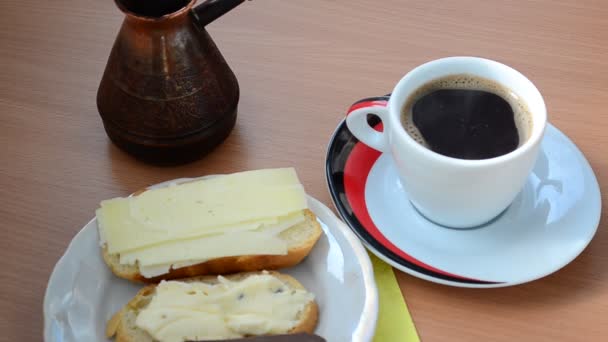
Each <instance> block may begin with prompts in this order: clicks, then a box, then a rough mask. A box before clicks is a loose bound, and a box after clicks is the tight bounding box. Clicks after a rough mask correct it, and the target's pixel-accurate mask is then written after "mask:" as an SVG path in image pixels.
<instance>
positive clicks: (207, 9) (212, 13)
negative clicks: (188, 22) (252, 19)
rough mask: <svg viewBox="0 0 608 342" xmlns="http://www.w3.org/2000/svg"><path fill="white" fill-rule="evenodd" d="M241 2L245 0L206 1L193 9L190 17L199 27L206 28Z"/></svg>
mask: <svg viewBox="0 0 608 342" xmlns="http://www.w3.org/2000/svg"><path fill="white" fill-rule="evenodd" d="M243 2H245V0H207V1H205V2H203V3H202V4H200V5H198V6H196V7H195V8H193V9H192V15H193V16H194V17H195V18H196V20H197V21H198V23H199V24H200V25H201V26H207V25H208V24H210V23H211V22H212V21H214V20H215V19H217V18H219V17H221V16H223V15H224V14H226V13H228V12H229V11H230V10H232V9H233V8H235V7H236V6H238V5H240V4H242V3H243Z"/></svg>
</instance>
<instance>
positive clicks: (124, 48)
mask: <svg viewBox="0 0 608 342" xmlns="http://www.w3.org/2000/svg"><path fill="white" fill-rule="evenodd" d="M115 2H116V5H117V6H118V7H119V8H120V9H121V10H122V11H123V12H124V13H125V15H126V17H125V19H124V22H123V24H122V27H121V29H120V32H119V33H118V37H117V38H116V42H115V43H114V47H113V48H112V52H111V53H110V57H109V59H108V63H107V65H106V69H105V72H104V74H103V78H102V80H101V84H100V85H99V90H98V93H97V107H98V110H99V114H100V116H101V118H102V120H103V124H104V127H105V130H106V132H107V134H108V136H109V137H110V139H111V140H112V141H113V142H114V143H115V144H116V145H117V146H119V147H120V148H121V149H123V150H125V151H127V152H128V153H130V154H132V155H134V156H136V157H138V158H140V159H143V160H146V161H150V162H154V163H171V164H173V163H182V162H187V161H191V160H194V159H196V158H199V157H201V156H203V155H205V154H207V153H208V152H210V151H211V150H212V149H213V148H214V147H215V146H217V145H218V144H219V143H221V142H222V141H223V140H224V139H225V138H226V137H227V136H228V135H229V134H230V131H231V130H232V128H233V127H234V124H235V121H236V115H237V105H238V101H239V85H238V82H237V79H236V77H235V75H234V73H233V72H232V70H231V69H230V67H229V66H228V64H227V63H226V61H225V60H224V57H223V56H222V54H221V53H220V51H219V50H218V48H217V47H216V46H215V44H214V42H213V40H212V39H211V37H210V36H209V34H208V33H207V31H206V30H205V26H206V25H207V24H209V23H210V22H212V21H213V20H215V19H217V18H219V17H220V16H222V15H224V14H225V13H226V12H228V11H230V10H231V9H233V8H235V7H236V6H238V5H240V4H241V3H243V2H244V0H207V1H205V2H203V3H202V4H200V5H198V6H196V7H195V6H194V5H195V3H196V0H115Z"/></svg>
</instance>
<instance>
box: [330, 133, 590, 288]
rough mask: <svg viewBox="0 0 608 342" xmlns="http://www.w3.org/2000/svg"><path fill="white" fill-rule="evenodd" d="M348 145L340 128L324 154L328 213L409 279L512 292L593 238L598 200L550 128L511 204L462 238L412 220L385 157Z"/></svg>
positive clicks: (570, 147)
mask: <svg viewBox="0 0 608 342" xmlns="http://www.w3.org/2000/svg"><path fill="white" fill-rule="evenodd" d="M349 135H350V132H348V129H347V128H346V125H344V123H343V124H341V125H340V127H339V128H338V130H337V131H336V133H335V134H334V137H333V138H332V142H331V143H330V147H329V150H328V160H327V176H328V184H329V189H330V192H331V194H332V198H333V200H334V203H335V205H336V208H337V209H338V211H339V212H340V214H341V216H342V217H343V218H344V220H345V221H346V222H347V224H348V225H349V226H350V227H351V229H353V231H355V233H356V234H357V235H358V236H359V237H360V238H361V239H362V241H363V242H364V244H365V245H366V246H367V247H368V248H369V249H370V250H371V251H372V252H373V253H374V254H376V255H377V256H378V257H380V258H381V259H383V260H385V261H386V262H388V263H389V264H391V265H392V266H394V267H396V268H398V269H399V270H402V271H404V272H406V273H409V274H411V275H414V276H416V277H419V278H423V279H426V280H429V281H433V282H436V283H441V284H446V285H452V286H460V287H501V286H510V285H516V284H521V283H525V282H529V281H532V280H536V279H539V278H541V277H544V276H546V275H548V274H551V273H553V272H555V271H557V270H559V269H560V268H562V267H564V266H565V265H567V264H568V263H570V262H571V261H572V260H574V258H576V257H577V256H578V255H579V254H580V253H581V252H582V251H583V250H584V249H585V247H586V246H587V245H588V244H589V242H590V241H591V239H592V238H593V236H594V234H595V232H596V229H597V226H598V223H599V218H600V212H601V198H600V191H599V186H598V183H597V180H596V178H595V175H594V173H593V171H592V169H591V167H590V166H589V164H588V162H587V160H586V159H585V157H584V156H583V155H582V153H581V152H580V151H579V150H578V148H577V147H576V146H575V145H574V144H573V143H572V142H571V141H570V140H569V139H568V138H567V137H566V136H565V135H564V134H563V133H561V132H560V131H559V130H558V129H557V128H555V127H554V126H552V125H549V126H548V127H547V131H546V134H545V138H544V140H543V143H542V151H541V153H540V157H539V160H538V162H537V163H536V166H535V167H534V170H533V172H532V174H531V175H530V177H529V178H528V181H527V183H526V185H525V187H524V189H523V190H522V192H521V193H520V194H519V195H518V197H517V198H516V199H515V201H514V202H513V203H512V204H511V206H510V207H509V208H508V209H507V210H506V211H505V212H504V213H503V214H501V215H500V216H499V217H497V218H496V219H495V220H493V221H492V222H490V223H488V224H486V225H484V226H482V227H478V228H474V229H469V230H460V229H450V228H446V227H442V226H439V225H437V224H434V223H432V222H430V221H428V220H427V219H425V218H424V217H422V216H421V215H420V214H419V213H418V212H417V211H416V209H414V207H413V206H412V205H411V204H410V202H409V200H408V196H407V194H406V193H405V192H404V191H403V188H402V186H401V182H400V181H399V178H398V176H397V170H396V167H395V164H394V162H393V160H392V158H391V157H390V155H387V154H383V155H381V154H380V153H379V152H377V151H375V150H372V149H371V148H369V147H367V146H365V145H363V144H362V143H359V142H357V141H356V139H355V138H354V137H352V135H350V136H349ZM353 139H354V140H355V141H354V142H353Z"/></svg>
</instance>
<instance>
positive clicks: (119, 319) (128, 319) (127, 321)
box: [106, 271, 319, 342]
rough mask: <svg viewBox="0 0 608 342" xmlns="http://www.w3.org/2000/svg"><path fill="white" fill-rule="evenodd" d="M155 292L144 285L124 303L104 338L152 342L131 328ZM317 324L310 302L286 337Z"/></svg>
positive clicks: (235, 277)
mask: <svg viewBox="0 0 608 342" xmlns="http://www.w3.org/2000/svg"><path fill="white" fill-rule="evenodd" d="M269 273H270V274H271V275H273V276H275V277H277V278H279V279H281V280H282V281H284V282H285V283H286V284H287V285H288V286H290V287H291V288H295V289H303V290H306V289H305V288H304V286H303V285H302V284H301V283H300V282H299V281H298V280H296V279H295V278H293V277H292V276H290V275H287V274H282V273H279V272H274V271H269ZM253 274H261V272H247V273H238V274H233V275H228V276H226V278H228V279H230V280H233V281H235V280H240V279H244V278H246V277H248V276H250V275H253ZM179 281H184V282H206V283H211V284H214V283H217V276H202V277H193V278H187V279H180V280H179ZM155 292H156V285H148V286H146V287H144V288H142V289H141V290H140V291H139V292H138V293H137V295H136V296H135V297H133V299H131V300H130V301H129V303H127V305H125V306H124V307H123V308H122V309H121V310H120V311H118V312H117V313H116V314H115V315H114V316H113V317H112V318H110V320H109V321H108V323H107V326H106V336H107V337H108V338H113V337H116V341H117V342H153V341H154V339H153V338H152V336H150V334H148V333H147V332H145V331H143V330H141V329H139V328H137V327H136V326H135V319H136V318H137V314H138V313H139V310H141V309H144V308H145V307H146V306H147V305H148V304H149V303H150V301H151V300H152V297H153V296H154V294H155ZM318 320H319V307H318V305H317V303H316V302H315V301H314V300H313V301H311V302H310V303H309V304H307V305H306V306H305V307H304V309H303V310H302V312H301V314H300V321H299V322H298V324H297V325H296V326H295V327H293V328H292V329H291V330H289V331H287V332H286V333H288V334H297V333H309V334H312V333H314V330H315V328H316V327H317V322H318Z"/></svg>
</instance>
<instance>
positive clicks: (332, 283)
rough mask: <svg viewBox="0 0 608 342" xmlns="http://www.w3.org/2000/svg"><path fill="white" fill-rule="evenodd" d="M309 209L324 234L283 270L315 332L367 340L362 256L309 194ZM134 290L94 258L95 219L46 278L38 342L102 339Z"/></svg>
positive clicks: (371, 308)
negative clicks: (294, 282) (305, 297)
mask: <svg viewBox="0 0 608 342" xmlns="http://www.w3.org/2000/svg"><path fill="white" fill-rule="evenodd" d="M163 184H166V183H163ZM161 186H162V185H161ZM308 203H309V206H310V209H311V210H312V211H313V212H314V213H315V214H316V215H317V217H318V219H319V222H320V223H321V227H322V228H323V232H324V234H323V235H322V236H321V238H320V239H319V242H318V243H317V244H316V246H315V247H314V248H313V250H312V252H311V253H310V255H309V256H308V257H307V258H306V259H304V261H303V262H302V263H300V264H299V265H297V266H296V267H293V268H290V269H285V270H282V272H285V273H288V274H290V275H292V276H294V277H295V278H297V279H298V280H299V281H300V282H301V283H302V284H303V285H304V286H305V287H306V288H307V289H308V290H309V291H311V292H313V293H314V294H315V296H316V301H317V303H318V304H319V309H320V312H319V325H318V326H317V330H316V332H315V333H316V334H318V335H320V336H322V337H324V338H325V339H326V340H327V341H331V342H334V341H345V342H346V341H361V342H367V341H371V340H372V338H373V336H374V331H375V327H376V319H377V315H378V294H377V290H376V284H375V282H374V275H373V270H372V265H371V262H370V260H369V257H368V255H367V252H366V251H365V249H364V248H363V246H362V245H361V243H360V242H359V240H358V239H357V238H356V237H355V235H354V234H353V233H352V232H351V230H350V229H349V228H348V227H347V226H346V225H345V224H344V223H343V222H342V221H340V220H339V219H338V218H337V217H336V216H335V215H334V214H333V213H332V212H331V211H330V210H329V209H328V208H327V207H326V206H325V205H323V204H322V203H321V202H319V201H317V200H316V199H314V198H312V197H310V196H309V197H308ZM141 287H142V285H140V284H134V283H131V282H129V281H126V280H124V279H120V278H117V277H116V276H114V275H113V274H112V273H111V272H110V270H109V269H108V267H107V266H106V265H105V263H104V262H103V260H102V258H101V255H100V248H99V237H98V233H97V223H96V220H95V219H93V220H91V221H90V222H89V223H88V224H87V225H86V226H85V227H84V228H83V229H82V230H81V231H80V232H79V233H78V234H77V235H76V236H75V237H74V239H73V240H72V242H71V243H70V245H69V247H68V249H67V251H66V252H65V254H64V255H63V257H61V259H60V260H59V261H58V262H57V265H56V266H55V269H54V270H53V273H52V274H51V277H50V280H49V283H48V287H47V289H46V294H45V298H44V340H45V341H46V342H71V341H75V342H76V341H78V342H80V341H88V342H92V341H108V339H106V337H105V327H106V322H107V321H108V319H109V318H110V317H111V316H112V315H113V314H114V313H115V312H116V311H118V310H119V309H120V308H121V307H122V306H123V305H124V304H126V303H127V302H128V301H129V300H130V299H131V298H132V297H133V296H134V295H135V294H136V293H137V291H138V290H139V289H140V288H141Z"/></svg>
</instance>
